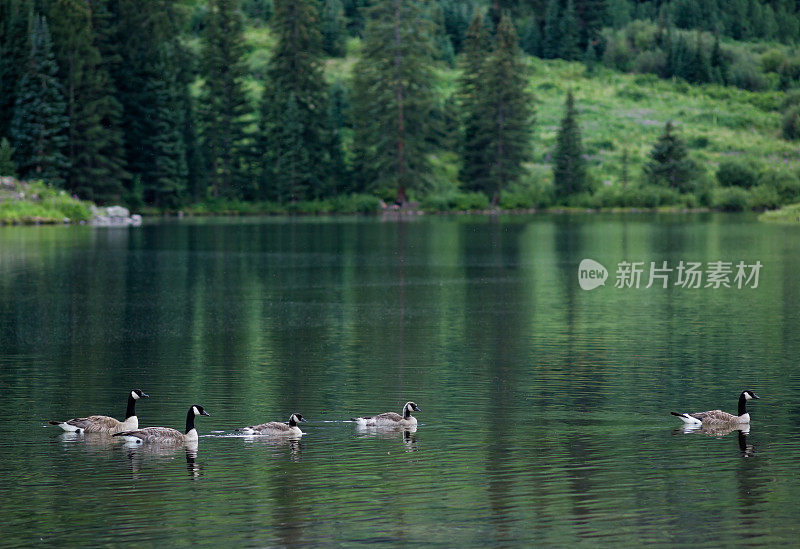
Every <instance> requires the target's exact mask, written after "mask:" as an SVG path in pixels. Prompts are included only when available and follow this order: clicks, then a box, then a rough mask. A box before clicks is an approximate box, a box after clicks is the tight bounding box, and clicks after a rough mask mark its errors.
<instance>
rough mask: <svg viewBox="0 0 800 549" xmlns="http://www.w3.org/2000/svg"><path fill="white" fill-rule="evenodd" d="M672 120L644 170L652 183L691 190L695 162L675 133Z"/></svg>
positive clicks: (666, 126)
mask: <svg viewBox="0 0 800 549" xmlns="http://www.w3.org/2000/svg"><path fill="white" fill-rule="evenodd" d="M673 130H674V128H673V125H672V122H671V121H670V122H667V123H666V125H665V126H664V132H663V133H662V134H661V135H660V136H659V138H658V141H656V143H655V145H654V146H653V149H652V150H651V151H650V160H648V162H647V164H646V165H645V167H644V172H645V175H646V177H647V179H648V180H649V182H650V183H652V184H654V185H665V186H668V187H671V188H673V189H676V190H678V191H689V190H691V189H690V184H691V179H692V176H693V175H694V171H695V170H694V163H693V162H692V160H691V159H690V158H689V156H688V152H687V150H686V144H685V143H684V142H683V140H682V139H681V138H680V137H678V136H677V135H675V133H674V131H673Z"/></svg>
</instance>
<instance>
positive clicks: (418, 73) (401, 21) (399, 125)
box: [353, 0, 436, 203]
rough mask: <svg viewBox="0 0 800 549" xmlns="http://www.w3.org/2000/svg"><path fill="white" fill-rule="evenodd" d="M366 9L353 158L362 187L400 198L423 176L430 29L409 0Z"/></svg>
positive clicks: (431, 102)
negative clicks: (394, 194)
mask: <svg viewBox="0 0 800 549" xmlns="http://www.w3.org/2000/svg"><path fill="white" fill-rule="evenodd" d="M368 14H369V21H368V22H367V27H366V29H365V32H364V42H363V53H362V56H361V59H360V60H359V61H358V63H357V65H356V67H355V69H354V71H353V72H354V75H355V76H354V78H353V113H354V116H353V119H354V122H355V128H354V154H355V155H356V157H355V162H356V165H357V168H358V171H359V175H360V177H361V185H362V187H366V188H369V189H371V190H382V191H383V192H390V191H391V190H392V189H393V190H394V191H395V192H396V196H397V201H398V202H399V203H405V202H406V201H407V199H408V194H407V193H408V191H409V190H412V189H418V188H420V187H421V186H423V185H424V184H425V182H426V179H427V177H428V175H429V173H430V170H429V159H428V154H429V153H430V147H429V140H430V139H431V138H432V136H433V135H434V134H435V128H434V127H433V121H434V119H435V117H434V116H433V111H434V109H435V108H436V101H435V97H434V95H433V88H434V83H435V73H434V71H433V66H432V60H433V58H434V46H433V43H432V40H431V38H432V37H433V35H434V32H433V29H432V28H431V20H430V18H429V17H427V16H426V14H425V13H424V11H423V6H422V5H421V4H419V3H418V2H415V1H412V0H391V1H387V2H379V3H376V4H374V5H373V6H372V7H371V8H369V11H368Z"/></svg>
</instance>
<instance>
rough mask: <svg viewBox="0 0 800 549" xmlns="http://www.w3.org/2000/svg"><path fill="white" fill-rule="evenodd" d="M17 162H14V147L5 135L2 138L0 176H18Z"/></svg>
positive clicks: (0, 141)
mask: <svg viewBox="0 0 800 549" xmlns="http://www.w3.org/2000/svg"><path fill="white" fill-rule="evenodd" d="M16 176H17V163H16V162H14V147H12V146H11V143H9V142H8V139H6V138H5V137H3V138H1V139H0V177H16Z"/></svg>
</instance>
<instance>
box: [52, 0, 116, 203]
mask: <svg viewBox="0 0 800 549" xmlns="http://www.w3.org/2000/svg"><path fill="white" fill-rule="evenodd" d="M105 8H106V2H105V0H95V1H92V2H84V1H81V0H53V2H51V3H50V4H49V13H50V20H51V21H52V22H53V25H52V28H51V31H52V35H53V44H54V51H55V52H56V60H57V61H58V65H59V76H60V79H61V81H62V83H63V85H64V95H65V99H66V102H67V115H68V117H69V143H68V149H67V150H68V158H69V162H70V169H69V171H68V172H67V176H66V182H65V185H66V186H67V188H69V189H71V190H73V191H74V192H76V193H78V194H79V195H80V196H82V197H85V198H88V199H91V200H96V201H98V202H101V203H102V202H115V201H118V200H119V199H120V198H121V196H122V192H123V189H124V183H125V181H126V180H127V179H128V177H129V174H128V172H127V171H126V169H125V151H124V146H123V138H122V132H121V130H120V120H121V117H122V106H121V105H120V103H119V101H118V100H117V99H116V97H115V92H116V89H115V87H114V85H113V82H112V80H111V76H110V74H109V69H110V64H111V63H112V61H113V59H112V57H113V56H110V55H108V52H105V53H106V55H104V52H102V51H101V50H100V46H103V45H107V44H108V43H109V42H110V41H111V39H110V38H109V35H110V34H113V29H111V28H110V25H111V21H110V18H109V17H108V11H107V10H106V9H105Z"/></svg>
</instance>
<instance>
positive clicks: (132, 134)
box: [112, 0, 202, 208]
mask: <svg viewBox="0 0 800 549" xmlns="http://www.w3.org/2000/svg"><path fill="white" fill-rule="evenodd" d="M113 7H114V10H113V11H112V14H113V17H114V19H115V20H116V21H117V41H118V44H117V51H118V53H119V56H120V63H118V64H117V65H116V66H115V69H114V71H113V74H114V80H115V82H116V85H117V88H118V90H119V92H118V97H119V98H120V101H121V103H122V105H123V118H122V128H123V130H124V132H125V136H126V138H127V139H126V143H125V145H126V154H127V158H128V166H129V169H130V171H131V172H132V173H134V174H136V175H137V176H138V179H137V180H136V181H132V182H131V183H130V184H129V187H128V192H127V193H126V197H128V198H127V199H128V200H130V199H133V200H134V202H129V204H130V205H131V207H134V206H136V201H137V200H140V199H141V200H144V201H145V202H146V203H147V204H149V205H153V206H156V207H168V208H172V207H177V206H178V203H179V202H180V201H181V200H182V198H183V197H184V196H185V193H186V191H187V187H189V186H190V184H189V182H188V181H187V176H188V174H189V173H190V172H191V178H190V179H189V181H191V182H192V184H191V189H190V190H189V195H190V196H192V197H196V196H197V195H198V194H199V189H198V184H199V179H200V177H201V173H199V172H200V170H202V160H201V159H200V158H199V154H198V153H199V151H198V149H197V145H196V142H195V133H194V125H193V124H192V123H193V122H194V110H193V107H192V104H191V98H190V97H189V91H188V84H189V82H190V81H191V80H193V79H194V78H195V74H194V71H193V67H194V64H193V62H192V61H193V60H192V58H191V57H189V55H188V54H187V52H186V51H185V50H184V49H183V48H182V47H181V45H180V43H179V41H178V32H179V27H180V24H181V21H182V20H181V18H180V17H179V16H178V13H177V12H176V10H175V7H174V5H173V3H172V2H170V1H169V0H152V1H150V2H146V3H142V2H139V1H138V0H117V1H116V2H115V3H114V5H113ZM190 147H191V149H190ZM190 154H191V155H192V156H191V157H190V156H189V155H190Z"/></svg>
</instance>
